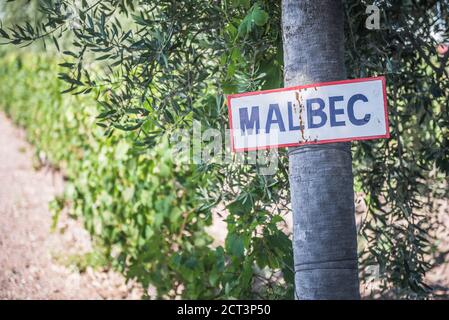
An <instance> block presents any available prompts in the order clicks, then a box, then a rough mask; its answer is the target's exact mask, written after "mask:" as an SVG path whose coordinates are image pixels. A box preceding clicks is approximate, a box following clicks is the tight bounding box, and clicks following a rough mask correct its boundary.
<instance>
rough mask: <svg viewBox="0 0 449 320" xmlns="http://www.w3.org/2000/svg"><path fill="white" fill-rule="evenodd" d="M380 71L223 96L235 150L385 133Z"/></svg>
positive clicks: (385, 114) (295, 144) (386, 136)
mask: <svg viewBox="0 0 449 320" xmlns="http://www.w3.org/2000/svg"><path fill="white" fill-rule="evenodd" d="M386 97H387V95H386V88H385V77H374V78H363V79H353V80H343V81H335V82H326V83H317V84H311V85H304V86H297V87H291V88H283V89H275V90H266V91H258V92H249V93H241V94H234V95H229V96H228V111H229V119H230V128H231V142H232V147H233V150H234V151H250V150H257V149H267V148H279V147H292V146H300V145H304V144H320V143H331V142H343V141H352V140H368V139H378V138H388V137H389V127H388V112H387V98H386Z"/></svg>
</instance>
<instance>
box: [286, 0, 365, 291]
mask: <svg viewBox="0 0 449 320" xmlns="http://www.w3.org/2000/svg"><path fill="white" fill-rule="evenodd" d="M343 19H344V14H343V5H342V3H341V1H340V0H302V1H301V0H282V30H283V42H284V81H285V86H294V85H300V84H309V83H317V82H323V81H333V80H340V79H344V78H345V77H346V72H345V66H344V28H343ZM289 162H290V168H289V175H290V190H291V202H292V209H293V223H294V227H293V228H294V229H293V230H294V235H293V247H294V261H295V292H296V298H297V299H358V298H360V294H359V279H358V266H357V234H356V226H355V219H354V189H353V175H352V157H351V144H350V143H334V144H326V145H309V146H302V147H297V148H291V149H290V150H289Z"/></svg>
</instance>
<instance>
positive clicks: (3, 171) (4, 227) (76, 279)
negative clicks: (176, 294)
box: [0, 113, 142, 299]
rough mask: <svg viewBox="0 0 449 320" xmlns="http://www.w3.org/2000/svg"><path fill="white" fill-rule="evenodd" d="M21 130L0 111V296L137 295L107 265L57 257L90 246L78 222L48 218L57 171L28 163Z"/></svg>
mask: <svg viewBox="0 0 449 320" xmlns="http://www.w3.org/2000/svg"><path fill="white" fill-rule="evenodd" d="M32 159H33V151H32V148H31V147H30V145H29V144H27V143H26V142H25V137H24V132H23V131H22V130H19V129H17V128H15V127H14V126H13V125H12V124H11V121H10V120H9V119H8V118H6V117H5V115H4V114H3V113H0V299H138V298H140V296H141V293H142V291H141V290H140V289H139V288H138V287H137V286H136V285H134V284H132V283H129V284H126V283H125V280H124V278H123V277H122V276H121V275H120V274H117V273H114V272H112V271H107V270H99V271H94V270H92V268H90V267H88V268H87V269H86V270H85V272H80V271H78V270H77V268H76V267H75V266H74V265H70V264H67V263H61V262H57V261H60V260H58V258H59V259H61V257H62V258H64V257H69V256H71V255H77V256H80V255H81V256H82V255H83V254H85V253H86V252H89V251H90V250H91V242H90V238H89V235H88V234H87V232H86V231H85V230H84V229H83V228H82V227H81V225H80V224H79V223H78V222H76V221H74V220H73V219H69V218H67V217H61V219H60V222H59V229H63V230H64V232H63V233H61V232H55V233H52V232H50V227H51V223H52V219H51V213H50V212H49V210H48V202H49V201H50V200H51V199H53V197H54V196H55V195H56V194H58V193H59V192H61V191H62V188H63V179H62V176H61V175H60V174H59V173H54V172H51V171H49V170H46V169H41V170H37V171H36V170H35V169H34V168H33V163H32Z"/></svg>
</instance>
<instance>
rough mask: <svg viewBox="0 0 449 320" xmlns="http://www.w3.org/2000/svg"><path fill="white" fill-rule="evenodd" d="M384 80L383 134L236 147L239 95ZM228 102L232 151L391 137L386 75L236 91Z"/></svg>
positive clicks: (245, 95) (230, 95) (228, 98)
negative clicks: (235, 102) (233, 107)
mask: <svg viewBox="0 0 449 320" xmlns="http://www.w3.org/2000/svg"><path fill="white" fill-rule="evenodd" d="M378 80H382V89H383V94H384V115H385V124H386V128H387V132H386V133H385V134H383V135H377V136H367V137H352V138H339V139H328V140H320V141H306V142H295V143H284V144H277V145H270V146H263V147H251V148H235V147H234V129H233V127H232V112H231V111H232V110H231V99H233V98H239V97H247V96H255V95H259V94H266V93H272V92H283V91H292V90H299V89H307V88H316V87H325V86H331V85H336V84H346V83H357V82H367V81H378ZM226 98H227V103H228V114H229V128H230V131H231V149H232V152H234V153H235V152H243V151H256V150H267V149H275V148H286V147H299V146H303V145H308V144H325V143H332V142H348V141H360V140H372V139H388V138H390V126H389V122H388V110H387V105H388V104H387V86H386V79H385V76H378V77H370V78H358V79H347V80H339V81H329V82H319V83H314V84H307V85H303V86H294V87H288V88H279V89H271V90H262V91H254V92H245V93H235V94H229V95H227V96H226Z"/></svg>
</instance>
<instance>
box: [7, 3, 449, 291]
mask: <svg viewBox="0 0 449 320" xmlns="http://www.w3.org/2000/svg"><path fill="white" fill-rule="evenodd" d="M14 2H15V1H12V2H11V4H9V3H8V4H6V5H5V6H4V9H3V10H5V11H7V10H8V6H9V5H13V4H14ZM38 4H39V6H38V7H39V9H38V10H39V12H40V15H41V16H42V18H41V19H28V20H27V21H25V22H20V23H17V24H15V23H9V24H8V21H5V23H4V24H2V26H1V29H0V33H1V35H0V36H1V42H2V43H11V44H16V45H20V46H24V45H29V44H31V43H33V42H36V41H44V42H46V43H47V45H48V43H52V44H53V45H54V46H55V47H56V49H57V50H58V51H60V52H61V56H62V59H63V61H62V62H61V64H60V65H61V66H62V67H63V68H65V72H62V73H60V74H59V78H60V79H62V80H63V81H65V82H66V83H67V89H66V90H65V92H67V93H71V94H88V93H90V92H94V93H96V99H97V100H98V102H99V103H100V104H101V106H102V107H103V112H101V114H99V115H98V125H99V126H102V127H104V130H105V134H106V135H112V134H113V132H114V131H115V130H124V131H134V132H136V133H137V134H136V136H137V138H136V148H153V147H154V146H155V145H156V144H157V143H158V141H159V138H160V137H162V136H164V135H167V134H170V133H173V132H175V131H176V130H179V129H192V128H193V127H195V126H199V125H201V127H202V128H203V129H204V128H217V129H220V130H221V131H222V132H223V141H224V140H225V133H224V131H225V130H224V129H225V127H226V126H227V123H228V116H227V107H226V104H225V99H224V96H225V95H226V94H228V93H236V92H245V91H253V90H261V89H262V90H263V89H270V88H278V87H282V86H283V77H282V74H283V70H282V68H283V61H282V57H283V52H282V35H281V9H280V1H272V0H259V1H253V0H210V1H209V0H195V1H191V0H177V1H175V0H158V1H153V0H147V1H132V0H103V1H75V0H73V1H71V0H62V1H44V0H40V1H38ZM371 4H372V3H371V2H367V1H361V0H347V1H344V7H345V8H344V10H345V18H346V19H345V20H346V21H345V32H346V43H345V46H346V70H347V75H348V77H350V78H357V77H367V76H375V75H381V74H385V75H386V77H387V91H388V101H389V106H388V107H389V115H390V129H391V133H392V134H391V136H392V137H391V138H390V139H388V140H376V141H364V142H357V143H354V144H353V157H354V165H353V167H354V174H355V185H356V191H357V192H358V194H359V195H360V197H361V198H362V199H363V201H364V202H365V203H366V207H367V209H366V211H365V212H364V213H362V214H360V217H359V218H360V219H358V221H359V223H358V227H359V263H360V272H361V275H362V282H364V283H365V284H366V282H369V281H372V280H373V277H374V281H375V282H376V283H377V284H378V287H377V289H376V293H381V294H385V295H388V294H389V295H391V296H395V297H424V296H428V295H430V294H432V290H431V287H430V286H429V285H428V284H427V283H426V281H425V278H424V277H425V273H426V271H428V270H429V269H430V268H432V267H433V266H434V265H435V261H434V260H435V259H434V257H435V256H436V254H437V248H436V245H435V241H434V237H435V230H436V228H437V227H438V224H437V223H436V217H435V214H434V210H433V208H432V201H429V199H434V198H438V197H441V198H443V197H447V176H448V173H449V156H448V154H449V139H448V137H449V132H448V125H449V107H448V94H449V92H448V81H449V79H448V68H447V64H446V63H447V56H444V57H440V56H438V55H437V53H436V51H435V46H436V45H437V44H438V42H439V41H441V38H442V39H443V40H444V39H446V38H447V31H448V30H447V26H449V21H448V19H449V16H448V9H449V2H448V1H418V0H400V1H389V0H385V1H374V4H375V5H377V7H378V8H379V9H380V10H379V12H380V29H378V30H377V29H367V28H366V19H367V17H368V15H367V13H366V7H367V5H371ZM66 35H67V37H69V39H70V40H71V42H72V43H71V45H70V46H61V45H60V39H61V38H63V37H65V36H66ZM435 35H438V36H439V38H440V39H436V36H435ZM304 45H312V44H304ZM329 45H330V46H331V45H333V44H332V42H330V43H329ZM317 54H319V52H317ZM252 156H254V155H252ZM278 156H279V168H278V170H277V171H276V173H275V174H274V175H263V174H261V173H260V171H259V169H260V165H258V164H257V163H255V164H254V163H248V162H245V163H241V161H240V163H238V162H237V161H233V162H232V163H223V162H220V161H214V162H205V163H202V162H200V163H197V164H196V165H195V170H197V171H198V172H203V173H204V172H207V174H209V175H210V177H213V178H214V179H213V181H215V184H214V185H213V186H208V187H207V188H202V186H198V188H199V190H201V194H202V195H203V198H202V201H203V203H204V205H207V206H208V208H213V207H217V206H218V205H219V204H225V205H226V208H227V211H228V212H229V214H228V215H227V217H226V219H225V220H226V222H227V226H228V235H227V239H226V245H225V249H226V254H227V258H226V268H225V271H223V273H222V275H221V277H220V280H219V281H218V283H219V285H217V288H221V289H220V290H219V292H218V293H217V294H216V295H215V297H230V296H234V297H257V296H260V295H261V294H262V296H265V297H266V296H270V297H283V298H292V297H293V290H292V286H293V279H294V275H293V271H292V270H293V269H292V268H293V261H292V247H291V241H290V239H289V237H288V235H286V233H285V232H284V231H283V228H282V222H283V219H284V215H285V214H286V213H288V212H289V205H288V204H289V193H288V185H289V184H288V165H287V157H286V152H285V150H279V152H278ZM233 157H234V160H235V158H236V156H233ZM142 254H143V253H142ZM377 268H379V271H378V272H375V273H374V275H373V274H372V271H373V270H376V269H377ZM261 288H262V289H261Z"/></svg>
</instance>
